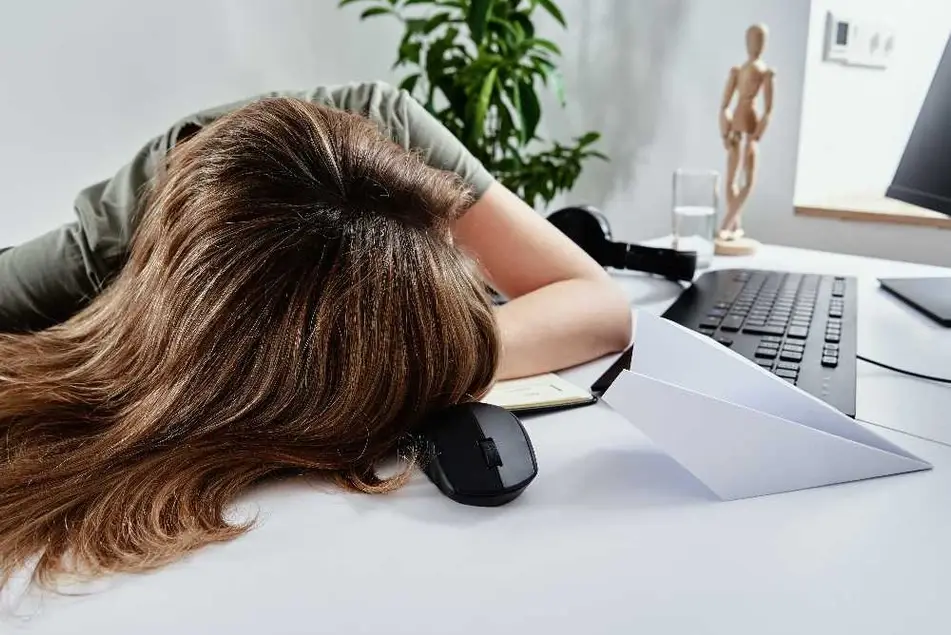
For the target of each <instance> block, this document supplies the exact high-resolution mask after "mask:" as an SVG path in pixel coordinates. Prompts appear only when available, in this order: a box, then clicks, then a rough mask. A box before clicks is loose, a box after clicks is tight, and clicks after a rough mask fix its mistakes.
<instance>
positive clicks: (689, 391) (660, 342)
mask: <svg viewBox="0 0 951 635" xmlns="http://www.w3.org/2000/svg"><path fill="white" fill-rule="evenodd" d="M634 341H635V346H634V356H633V359H632V362H631V369H630V371H622V372H621V374H620V375H619V376H618V378H617V379H616V380H615V381H614V383H613V384H612V385H611V387H610V388H609V389H608V391H607V392H606V393H605V394H604V401H606V402H607V403H608V404H609V405H610V406H611V407H612V408H614V410H616V411H617V412H619V413H620V414H622V415H623V416H624V417H626V418H627V419H628V420H630V421H631V423H633V424H634V425H635V426H637V427H638V428H639V429H640V430H641V431H642V432H644V434H646V435H647V436H648V437H649V438H650V439H651V440H652V441H654V443H656V444H657V445H658V446H659V447H660V448H661V449H662V450H664V452H666V453H667V454H669V455H670V456H671V457H672V458H673V459H674V460H676V461H677V462H678V463H680V464H681V465H682V466H683V467H685V468H686V469H687V470H689V471H690V472H691V473H692V474H693V475H694V476H696V477H697V478H698V479H699V480H700V481H702V482H703V483H704V484H705V485H706V486H707V487H709V488H710V489H711V490H712V491H713V492H714V493H715V494H716V495H717V496H719V497H720V498H721V499H724V500H731V499H737V498H747V497H752V496H761V495H764V494H775V493H779V492H788V491H792V490H799V489H805V488H810V487H819V486H823V485H831V484H834V483H844V482H848V481H856V480H861V479H868V478H875V477H879V476H889V475H892V474H901V473H906V472H916V471H920V470H928V469H931V467H932V466H931V464H930V463H928V462H926V461H924V460H922V459H920V458H918V457H916V456H914V455H913V454H911V453H909V452H907V451H905V450H903V449H902V448H900V447H898V446H897V445H895V444H894V443H891V442H890V441H888V440H887V439H884V438H882V437H880V436H879V435H877V434H875V433H874V432H872V431H871V430H869V429H867V428H865V427H863V426H861V425H859V424H858V423H856V422H855V421H854V420H852V419H851V418H849V417H848V416H846V415H844V414H842V413H841V412H839V411H838V410H836V409H835V408H833V407H832V406H830V405H828V404H827V403H825V402H824V401H821V400H820V399H818V398H817V397H814V396H812V395H811V394H809V393H807V392H805V391H803V390H801V389H799V388H797V387H796V386H793V385H792V384H790V383H788V382H786V381H785V380H783V379H781V378H779V377H777V376H775V375H773V374H772V373H771V372H769V371H767V370H765V369H763V368H760V367H759V366H757V365H756V364H754V363H753V362H751V361H749V360H747V359H746V358H744V357H742V356H741V355H739V354H738V353H735V352H733V351H731V350H730V349H728V348H725V347H723V346H721V345H720V344H718V343H716V342H714V341H713V340H712V339H711V338H709V337H706V336H704V335H701V334H699V333H696V332H694V331H691V330H689V329H687V328H685V327H683V326H681V325H679V324H676V323H674V322H671V321H669V320H666V319H663V318H659V317H656V316H653V315H648V314H644V313H639V314H638V316H637V327H636V333H635V339H634Z"/></svg>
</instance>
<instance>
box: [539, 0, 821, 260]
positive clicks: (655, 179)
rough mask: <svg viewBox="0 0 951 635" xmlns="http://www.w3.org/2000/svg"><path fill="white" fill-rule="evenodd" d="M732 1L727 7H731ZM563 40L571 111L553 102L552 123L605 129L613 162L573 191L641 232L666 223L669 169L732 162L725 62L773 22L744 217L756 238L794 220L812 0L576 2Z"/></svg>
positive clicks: (662, 228) (635, 235) (637, 235)
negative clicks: (756, 171)
mask: <svg viewBox="0 0 951 635" xmlns="http://www.w3.org/2000/svg"><path fill="white" fill-rule="evenodd" d="M727 5H728V7H727ZM565 7H566V15H567V18H568V21H569V31H568V33H560V32H559V31H558V30H557V29H553V28H552V29H548V31H549V32H550V33H551V34H552V35H553V37H555V39H556V40H557V41H559V42H560V43H562V44H563V45H564V49H565V64H564V71H565V79H566V86H567V89H568V92H569V97H570V98H571V100H572V103H571V104H570V106H569V108H568V109H567V110H566V111H563V112H559V111H557V109H554V108H552V107H549V108H548V109H547V110H546V118H547V121H546V123H547V127H548V129H550V130H555V131H559V132H561V133H575V132H578V131H581V130H582V129H587V128H588V127H595V128H596V129H599V130H601V131H602V132H603V133H604V134H605V140H604V149H605V151H606V153H607V154H608V155H610V156H611V158H612V161H611V162H610V163H608V164H592V167H591V168H590V169H589V170H588V172H586V173H585V174H583V175H582V180H581V182H580V183H579V185H578V187H577V188H576V191H575V192H573V193H572V196H570V197H567V198H566V200H569V201H571V202H588V203H591V204H594V205H596V206H598V207H601V208H602V209H603V210H604V211H605V212H606V213H607V214H608V216H609V217H610V218H611V220H612V224H613V226H614V228H615V235H617V236H619V237H623V238H625V239H628V240H639V239H644V238H648V237H652V236H657V235H662V234H667V233H669V232H670V202H671V200H670V199H671V178H672V175H673V172H674V170H675V169H676V168H678V167H702V168H712V169H716V170H719V171H721V173H722V172H725V170H726V153H725V150H724V149H723V145H722V142H721V140H720V136H719V129H718V123H717V117H718V110H719V104H720V100H721V97H722V94H723V89H724V85H725V83H726V79H727V75H728V73H729V70H730V68H731V67H732V66H733V65H735V64H739V63H742V62H744V61H745V60H746V49H745V31H746V28H747V27H748V26H750V25H751V24H754V23H757V22H763V23H765V24H767V25H768V26H769V27H770V39H769V42H768V45H767V49H766V52H765V57H764V59H765V60H766V61H767V62H768V63H769V64H770V65H771V66H774V67H775V68H776V69H777V71H778V74H777V90H776V102H775V115H774V118H773V122H772V124H771V127H770V129H769V131H768V134H767V136H766V138H765V139H764V141H763V143H762V146H761V155H760V165H761V170H760V178H759V182H758V184H757V187H756V189H755V190H754V192H753V194H752V197H751V199H750V201H749V207H748V209H747V214H746V215H745V217H744V225H745V226H746V228H747V229H748V230H749V231H751V232H752V233H753V234H754V235H756V236H757V237H760V238H762V239H764V240H769V241H774V242H785V239H786V236H785V235H784V234H783V233H782V232H776V231H773V227H774V225H775V223H776V219H777V218H778V217H780V216H783V217H787V216H788V217H789V218H790V219H791V218H792V194H793V185H794V172H795V157H796V150H797V144H798V137H799V134H798V130H799V114H800V99H801V87H802V81H803V58H804V54H805V47H806V33H807V26H808V20H809V3H808V0H731V1H730V2H729V3H725V2H722V1H719V0H637V1H631V0H575V1H572V2H566V3H565Z"/></svg>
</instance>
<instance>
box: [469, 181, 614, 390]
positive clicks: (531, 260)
mask: <svg viewBox="0 0 951 635" xmlns="http://www.w3.org/2000/svg"><path fill="white" fill-rule="evenodd" d="M454 236H455V239H456V241H457V243H458V244H459V245H460V246H461V247H462V248H463V249H464V250H465V251H466V252H468V253H469V254H471V255H472V256H473V257H474V258H475V259H476V260H477V261H478V263H479V264H480V266H481V267H482V269H483V271H484V272H485V275H486V277H487V278H488V280H489V282H490V283H491V284H492V285H493V287H495V288H496V289H497V290H498V291H499V292H500V293H502V294H503V295H505V296H506V297H507V298H509V302H508V303H506V304H504V305H503V306H501V307H499V309H498V322H499V328H500V330H501V333H502V347H503V349H502V358H501V364H500V368H499V373H498V377H499V379H508V378H513V377H522V376H526V375H533V374H537V373H542V372H547V371H552V370H558V369H561V368H566V367H568V366H573V365H575V364H579V363H582V362H586V361H589V360H591V359H594V358H597V357H600V356H602V355H606V354H608V353H612V352H616V351H619V350H621V349H623V348H624V347H625V346H627V345H628V344H629V343H630V340H631V333H632V316H631V308H630V305H629V303H628V301H627V298H626V297H625V296H624V294H623V292H622V290H621V289H620V287H619V286H618V285H617V284H616V283H615V282H614V281H613V280H612V279H611V278H610V276H608V274H607V273H606V272H605V271H604V269H602V268H601V267H600V266H599V265H598V264H597V263H596V262H595V261H594V260H592V259H591V258H590V257H589V256H588V255H587V254H586V253H585V252H584V251H582V250H581V249H580V248H579V247H578V246H577V245H575V244H574V243H573V242H572V241H571V240H570V239H569V238H567V237H566V236H565V235H564V234H562V233H561V232H560V231H558V230H557V229H556V228H555V227H554V226H553V225H551V223H549V222H548V221H546V220H545V219H543V218H542V217H540V216H539V215H538V214H536V213H535V212H534V211H533V210H532V209H531V208H530V207H529V206H528V205H527V204H525V203H524V202H523V201H522V200H521V199H519V198H518V197H516V196H515V195H514V194H513V193H512V192H511V191H509V190H508V189H507V188H506V187H505V186H503V185H501V184H500V183H493V184H492V185H490V186H489V188H488V189H487V190H486V191H485V193H484V194H483V195H482V196H481V197H480V198H479V200H478V201H477V202H476V203H475V204H474V205H473V206H472V207H471V208H470V209H469V211H467V212H466V214H465V215H464V216H463V217H462V218H461V219H460V220H459V221H457V223H456V227H455V230H454Z"/></svg>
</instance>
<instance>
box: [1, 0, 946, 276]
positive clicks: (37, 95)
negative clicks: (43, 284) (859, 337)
mask: <svg viewBox="0 0 951 635" xmlns="http://www.w3.org/2000/svg"><path fill="white" fill-rule="evenodd" d="M916 1H917V2H923V1H925V0H907V1H906V2H904V3H902V6H907V5H908V3H909V2H911V3H912V4H913V3H914V2H916ZM937 1H939V0H935V2H937ZM817 2H818V0H817ZM561 4H562V6H563V8H564V11H565V14H566V16H567V18H568V20H569V30H568V31H567V32H562V31H561V30H560V29H558V28H555V25H553V24H552V23H551V22H550V21H549V23H548V24H547V26H545V29H546V31H547V32H549V33H550V34H551V35H552V36H553V37H554V38H555V39H556V40H557V41H559V42H560V43H562V44H563V46H564V49H565V60H564V72H565V83H566V86H567V89H568V94H569V99H570V101H571V103H570V105H569V107H568V108H567V109H566V110H564V111H561V110H559V109H558V108H555V107H549V108H547V109H546V115H545V121H544V125H545V127H546V128H547V129H548V130H552V131H555V132H556V133H557V134H558V135H565V136H567V135H570V134H574V133H578V132H580V131H582V130H586V129H588V128H597V129H599V130H601V131H603V132H604V133H605V136H606V138H605V142H604V149H605V150H606V151H607V152H608V154H610V155H611V157H612V161H611V162H610V163H608V164H603V165H598V164H592V166H591V167H590V169H589V170H588V171H587V172H586V173H585V174H584V175H583V177H582V181H581V182H580V183H579V184H578V187H577V188H576V191H575V192H574V193H573V194H572V196H571V197H568V198H566V200H567V201H571V202H581V201H583V202H588V203H592V204H595V205H598V206H599V207H602V208H603V209H604V210H605V211H606V212H607V213H608V214H609V216H610V217H611V218H612V220H613V222H614V224H615V233H616V234H617V235H618V236H619V237H621V238H625V239H628V240H639V239H644V238H649V237H652V236H657V235H660V234H665V233H668V232H669V230H670V221H669V218H670V214H669V208H670V178H671V174H672V172H673V170H674V169H676V168H677V167H679V166H688V165H689V166H702V167H714V168H718V169H721V170H723V169H724V163H725V156H724V151H723V150H722V146H721V145H720V140H719V136H718V132H717V120H716V115H717V107H718V102H719V99H720V95H721V93H722V90H723V83H724V81H725V79H726V73H727V71H728V70H729V68H730V66H732V65H733V64H736V63H739V62H742V61H743V59H744V54H745V53H744V50H743V32H744V30H745V29H746V27H747V26H748V25H749V24H752V23H754V22H760V21H761V22H765V23H766V24H768V25H769V26H770V27H771V30H772V33H771V39H770V42H769V45H768V48H767V51H766V59H767V61H768V62H769V63H770V64H771V65H773V66H775V67H776V68H777V69H778V76H777V99H776V110H775V116H774V119H773V123H772V125H771V128H770V130H769V133H768V135H767V137H766V139H765V140H764V142H763V144H762V152H761V161H760V165H761V170H760V179H759V182H758V185H757V187H756V189H755V190H754V193H753V195H752V197H751V199H750V202H749V208H748V212H747V215H746V220H745V225H746V227H747V229H748V230H749V231H750V232H751V233H752V234H753V235H755V236H756V237H758V238H760V239H762V240H765V241H770V242H778V243H784V244H791V245H797V246H806V247H817V248H821V249H829V250H847V243H848V242H849V241H850V239H853V238H856V237H857V238H858V240H859V242H860V245H861V247H860V248H858V251H862V252H865V253H872V254H878V255H883V256H890V257H897V258H907V259H921V260H925V261H936V260H935V259H940V258H949V257H951V255H942V254H951V250H949V249H947V245H948V237H947V234H946V233H942V232H936V231H930V232H929V231H927V230H926V231H922V230H916V228H896V227H864V226H856V225H855V224H843V223H836V222H831V221H824V220H818V219H810V218H801V217H799V218H797V217H795V216H794V215H793V212H792V201H793V190H794V183H795V169H796V156H797V152H798V143H799V122H800V112H801V100H802V86H803V70H804V65H805V59H806V45H807V34H808V29H809V24H810V10H809V2H808V0H730V1H729V3H728V5H729V7H728V8H727V7H726V6H725V2H724V0H562V1H561ZM357 13H358V11H356V10H352V9H351V10H347V11H341V10H338V9H337V8H336V1H335V0H242V1H241V2H230V1H229V0H163V1H162V2H151V3H145V2H136V3H130V2H121V1H120V0H85V1H84V2H81V3H79V2H71V1H69V0H48V1H47V2H43V3H35V2H34V3H2V5H0V121H2V122H3V123H4V131H3V141H2V143H0V191H2V199H0V200H2V205H0V243H2V244H11V243H16V242H18V241H21V240H26V239H28V238H29V237H31V236H34V235H36V234H38V233H39V232H41V231H44V230H46V229H48V228H50V227H53V226H55V225H56V224H59V223H62V222H65V221H68V220H70V219H71V218H72V211H71V205H72V199H73V197H74V195H75V194H76V192H77V191H78V190H79V189H80V188H82V187H83V186H85V185H87V184H89V183H91V182H94V181H96V180H99V179H102V178H106V177H108V176H109V175H111V173H112V172H113V171H114V170H115V169H116V168H117V167H119V165H121V164H122V163H124V162H125V161H126V160H128V158H129V157H130V156H131V155H132V153H134V152H135V150H136V149H137V148H138V147H139V145H140V144H141V143H143V142H144V141H145V140H147V139H148V138H150V137H151V136H152V135H154V134H157V133H159V132H161V131H162V130H164V128H165V127H166V126H167V125H168V124H169V123H171V122H172V121H173V120H174V119H176V118H178V117H180V116H182V115H184V114H186V113H188V112H191V111H193V110H195V109H198V108H202V107H205V106H208V105H211V104H216V103H221V102H226V101H230V100H233V99H237V98H241V97H244V96H247V95H251V94H255V93H258V92H261V91H265V90H271V89H274V88H283V87H301V86H309V85H313V84H319V83H333V82H341V81H348V80H358V79H377V78H381V79H390V80H392V79H395V77H394V76H393V75H392V74H391V71H390V65H391V62H392V60H393V51H394V50H395V47H396V43H397V41H398V37H399V29H398V26H397V25H396V24H394V23H393V22H392V21H388V20H372V21H369V22H363V23H361V22H359V21H358V20H357ZM810 46H811V47H813V45H810ZM815 46H818V44H816V45H815ZM813 48H814V47H813ZM815 54H818V53H815ZM939 234H941V235H940V236H939ZM852 251H856V249H852ZM949 264H951V263H949Z"/></svg>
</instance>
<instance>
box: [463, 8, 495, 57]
mask: <svg viewBox="0 0 951 635" xmlns="http://www.w3.org/2000/svg"><path fill="white" fill-rule="evenodd" d="M493 1H494V0H471V2H470V4H469V14H468V15H467V16H466V22H467V23H468V24H469V30H470V31H471V32H472V41H473V42H474V43H475V45H476V46H479V45H481V44H482V40H483V39H484V38H485V25H486V24H488V22H489V15H490V14H491V12H492V3H493Z"/></svg>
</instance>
